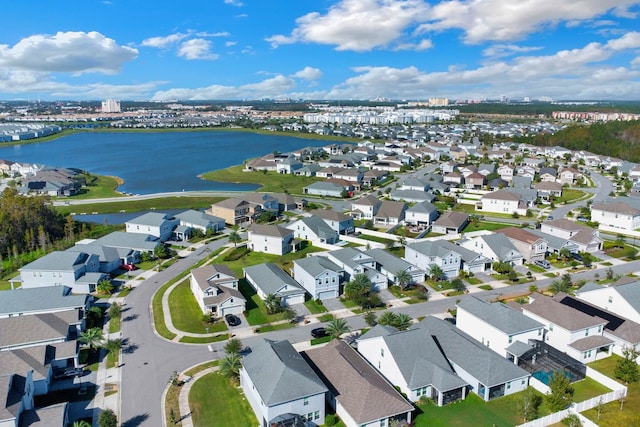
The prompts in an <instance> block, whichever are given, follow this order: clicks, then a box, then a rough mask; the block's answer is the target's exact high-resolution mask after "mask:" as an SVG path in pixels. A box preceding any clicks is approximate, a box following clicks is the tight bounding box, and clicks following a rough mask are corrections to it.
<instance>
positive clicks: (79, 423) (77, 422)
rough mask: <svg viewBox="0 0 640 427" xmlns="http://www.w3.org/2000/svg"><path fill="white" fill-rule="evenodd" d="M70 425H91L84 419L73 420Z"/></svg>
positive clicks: (79, 426)
mask: <svg viewBox="0 0 640 427" xmlns="http://www.w3.org/2000/svg"><path fill="white" fill-rule="evenodd" d="M72 427H91V424H89V423H88V422H87V421H85V420H79V421H74V422H73V424H72Z"/></svg>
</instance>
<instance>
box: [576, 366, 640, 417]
mask: <svg viewBox="0 0 640 427" xmlns="http://www.w3.org/2000/svg"><path fill="white" fill-rule="evenodd" d="M620 359H621V357H620V356H618V355H617V354H613V355H611V356H610V357H607V358H606V359H602V360H598V361H596V362H592V363H589V366H590V367H591V368H593V369H595V370H597V371H599V372H600V373H602V374H604V375H606V376H608V377H609V378H613V379H615V376H614V375H613V370H614V369H615V367H616V365H617V364H618V361H619V360H620ZM627 387H628V389H627V399H626V401H625V402H624V405H623V406H622V410H621V409H620V402H619V401H618V400H614V401H613V402H610V403H607V404H606V405H604V410H603V411H602V412H601V413H600V419H598V412H597V411H596V410H595V409H589V410H588V411H585V412H583V413H582V415H584V416H585V417H587V418H589V419H590V420H592V421H593V422H595V423H597V424H598V425H599V426H601V427H622V426H638V425H640V412H638V408H640V383H637V382H636V383H631V384H628V385H627Z"/></svg>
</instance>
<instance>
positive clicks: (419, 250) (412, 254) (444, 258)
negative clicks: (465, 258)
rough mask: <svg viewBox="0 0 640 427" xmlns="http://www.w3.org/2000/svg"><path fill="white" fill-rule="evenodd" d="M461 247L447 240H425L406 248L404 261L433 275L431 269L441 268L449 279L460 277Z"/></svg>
mask: <svg viewBox="0 0 640 427" xmlns="http://www.w3.org/2000/svg"><path fill="white" fill-rule="evenodd" d="M458 248H459V246H457V245H455V244H453V243H451V242H449V241H447V240H425V241H422V242H416V243H411V244H410V245H407V246H406V247H405V252H404V259H405V260H406V261H407V262H409V263H411V264H413V265H415V266H417V267H418V268H420V269H421V270H424V271H425V272H426V274H431V273H430V272H431V267H432V266H434V265H437V266H438V267H440V269H441V270H442V272H443V273H444V275H445V277H446V278H447V279H452V278H455V277H458V273H459V271H460V269H461V268H462V257H461V255H460V252H459V250H458Z"/></svg>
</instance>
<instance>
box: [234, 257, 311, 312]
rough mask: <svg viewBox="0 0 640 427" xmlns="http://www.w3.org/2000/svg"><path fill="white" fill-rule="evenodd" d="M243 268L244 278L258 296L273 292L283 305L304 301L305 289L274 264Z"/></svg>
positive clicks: (263, 297)
mask: <svg viewBox="0 0 640 427" xmlns="http://www.w3.org/2000/svg"><path fill="white" fill-rule="evenodd" d="M243 270H244V277H245V279H247V282H248V283H249V284H250V285H251V286H252V287H253V289H255V291H256V293H257V294H258V296H259V297H260V298H262V299H265V298H266V297H267V295H270V294H273V295H275V296H276V297H277V298H280V305H281V306H283V307H287V306H290V305H293V304H302V303H304V297H305V289H304V288H303V287H302V286H301V285H300V284H299V283H298V282H296V281H295V280H293V279H292V278H291V276H289V275H288V274H287V273H285V272H284V271H283V270H282V269H281V268H280V267H278V266H277V265H276V264H272V263H265V264H257V265H252V266H249V267H244V268H243Z"/></svg>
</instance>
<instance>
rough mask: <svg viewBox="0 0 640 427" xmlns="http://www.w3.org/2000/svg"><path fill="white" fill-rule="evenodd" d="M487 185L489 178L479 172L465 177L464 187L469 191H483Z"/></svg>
mask: <svg viewBox="0 0 640 427" xmlns="http://www.w3.org/2000/svg"><path fill="white" fill-rule="evenodd" d="M486 183H487V178H486V176H485V175H482V174H481V173H479V172H473V173H471V174H469V175H466V176H465V177H464V187H465V188H469V189H476V190H478V189H481V188H482V187H484V186H485V185H486Z"/></svg>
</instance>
